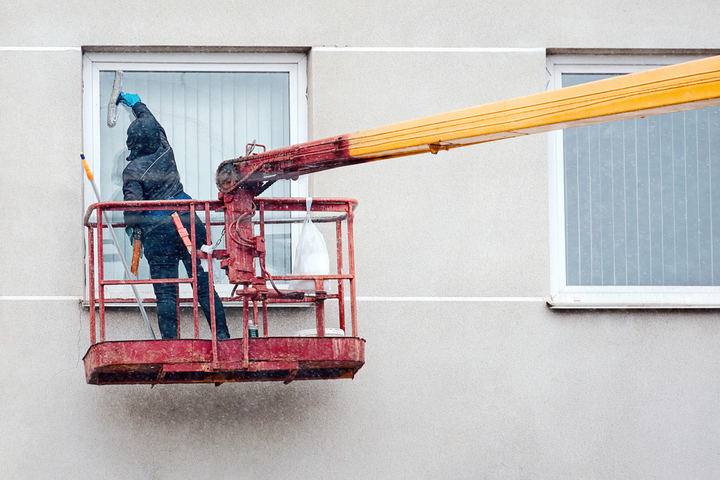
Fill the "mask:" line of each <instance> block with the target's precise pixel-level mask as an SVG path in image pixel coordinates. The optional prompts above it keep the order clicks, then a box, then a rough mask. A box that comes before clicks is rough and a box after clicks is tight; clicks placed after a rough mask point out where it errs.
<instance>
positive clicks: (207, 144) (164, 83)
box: [99, 71, 291, 282]
mask: <svg viewBox="0 0 720 480" xmlns="http://www.w3.org/2000/svg"><path fill="white" fill-rule="evenodd" d="M114 78H115V72H114V71H101V72H100V92H101V93H100V108H101V112H100V119H101V126H100V157H101V168H100V175H99V177H100V189H101V192H102V196H103V200H122V199H123V193H122V172H123V169H124V168H125V166H126V165H127V161H126V158H127V156H128V155H129V151H128V150H127V149H126V147H125V140H126V138H127V136H126V132H127V127H128V126H129V125H130V123H131V122H132V121H133V120H134V116H133V114H132V111H131V110H130V109H129V108H126V107H124V106H121V107H120V117H119V119H118V122H117V124H116V125H115V126H114V127H109V126H108V125H107V122H106V121H105V119H106V118H107V108H108V101H109V96H110V93H111V91H112V86H113V81H114ZM289 89H290V85H289V74H288V73H287V72H268V73H265V72H142V71H125V72H124V75H123V91H125V92H129V93H136V94H137V95H139V96H140V98H141V99H142V101H143V102H144V103H145V104H146V105H147V106H148V108H149V109H150V111H151V112H152V113H153V115H155V118H157V120H158V121H159V122H160V124H161V125H162V126H163V128H164V129H165V132H166V133H167V136H168V140H169V142H170V145H171V146H172V148H173V151H174V153H175V161H176V162H177V165H178V170H179V172H180V176H181V179H182V183H183V186H184V188H185V191H186V192H187V193H188V194H189V195H190V196H191V197H193V198H195V199H211V200H212V199H216V198H217V188H216V186H215V170H216V169H217V166H218V165H219V164H220V163H221V162H222V161H224V160H228V159H231V158H236V157H239V156H242V155H245V145H246V144H247V143H250V142H252V141H254V140H255V141H257V142H258V143H260V144H263V145H266V146H267V148H268V149H273V148H279V147H284V146H287V145H288V144H289V143H290V105H289V102H290V94H289ZM264 196H270V197H287V196H290V183H289V181H281V182H277V183H276V184H274V185H273V186H272V187H270V188H269V189H268V190H267V191H266V192H265V193H264ZM266 216H267V217H268V218H272V217H271V216H270V215H266ZM115 221H118V222H121V221H122V214H121V213H120V212H118V213H117V214H116V215H114V217H113V222H115ZM221 235H222V227H213V230H212V238H213V242H215V241H217V240H218V239H219V238H220V237H221ZM117 237H118V239H119V240H120V241H121V243H122V244H123V249H124V252H123V254H124V255H125V258H126V259H127V258H130V255H131V253H132V249H131V246H130V243H129V241H128V239H127V237H126V236H125V235H124V234H123V232H121V231H120V230H117ZM266 239H267V266H268V270H269V271H270V273H271V274H284V273H289V272H290V257H291V253H290V252H291V242H290V227H289V226H288V225H269V226H267V228H266ZM106 241H109V242H110V243H107V244H105V245H104V247H105V248H104V251H105V257H104V261H105V269H106V270H105V272H106V273H105V276H106V278H109V279H113V278H114V279H118V278H122V277H123V275H124V270H123V268H122V265H121V264H120V261H119V258H118V256H117V253H116V252H115V247H114V246H113V245H112V240H111V239H110V238H108V239H106ZM223 241H224V239H223ZM221 247H222V243H221ZM181 271H182V267H181ZM138 276H139V277H140V278H149V271H148V268H147V264H146V262H140V271H139V273H138ZM224 282H227V278H225V279H224Z"/></svg>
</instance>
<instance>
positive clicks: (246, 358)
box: [242, 295, 250, 368]
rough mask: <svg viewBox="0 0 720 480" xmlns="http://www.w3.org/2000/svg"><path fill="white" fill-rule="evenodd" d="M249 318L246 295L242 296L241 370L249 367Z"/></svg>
mask: <svg viewBox="0 0 720 480" xmlns="http://www.w3.org/2000/svg"><path fill="white" fill-rule="evenodd" d="M249 316H250V305H249V304H248V297H247V295H243V339H242V347H243V368H248V367H249V366H250V342H249V338H248V337H249V336H250V333H249V332H248V326H249V325H248V323H249V318H248V317H249Z"/></svg>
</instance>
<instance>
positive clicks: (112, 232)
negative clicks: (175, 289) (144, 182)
mask: <svg viewBox="0 0 720 480" xmlns="http://www.w3.org/2000/svg"><path fill="white" fill-rule="evenodd" d="M80 158H81V159H82V162H83V166H84V167H85V173H86V174H87V178H88V180H90V185H92V188H93V191H94V192H95V198H97V201H98V202H101V201H102V200H101V199H100V191H99V190H98V188H97V186H96V185H95V180H94V177H93V174H92V171H91V170H90V165H88V162H87V160H86V159H85V154H83V153H81V154H80ZM103 218H104V219H105V223H106V224H107V226H108V230H110V236H111V237H112V239H113V243H114V244H115V248H116V249H117V252H118V256H119V257H120V261H121V262H122V266H123V268H124V269H125V275H127V277H128V278H130V279H132V278H136V277H135V275H133V274H132V273H130V269H129V268H128V265H127V262H126V261H125V257H124V256H123V253H122V250H121V249H120V243H118V239H117V237H116V236H115V230H114V229H113V226H112V223H110V218H109V217H108V214H107V212H105V211H103ZM130 287H132V291H133V293H134V294H135V300H136V301H137V304H138V307H140V312H141V313H142V316H143V320H145V325H146V326H147V328H148V331H150V336H151V337H152V338H153V339H155V338H156V337H155V332H154V331H153V329H152V326H151V325H150V320H149V319H148V316H147V312H145V307H144V306H143V304H142V300H141V299H140V294H139V293H138V291H137V288H136V287H135V285H133V284H131V285H130ZM91 308H94V307H92V306H91Z"/></svg>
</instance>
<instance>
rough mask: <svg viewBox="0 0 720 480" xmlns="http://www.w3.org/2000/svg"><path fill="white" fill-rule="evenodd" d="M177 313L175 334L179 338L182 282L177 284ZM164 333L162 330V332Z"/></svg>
mask: <svg viewBox="0 0 720 480" xmlns="http://www.w3.org/2000/svg"><path fill="white" fill-rule="evenodd" d="M175 314H176V315H177V319H178V322H177V328H176V329H175V334H176V335H177V338H181V337H180V284H179V283H177V284H175ZM160 333H162V332H160Z"/></svg>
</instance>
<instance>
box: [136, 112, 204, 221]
mask: <svg viewBox="0 0 720 480" xmlns="http://www.w3.org/2000/svg"><path fill="white" fill-rule="evenodd" d="M132 109H133V113H134V114H135V117H136V119H135V121H133V122H132V123H131V124H130V126H129V127H128V130H127V148H128V149H129V150H130V155H129V156H128V157H127V159H128V161H129V162H130V163H129V164H128V166H127V167H125V170H123V198H124V199H125V201H132V200H169V199H172V198H190V197H188V196H186V195H184V194H183V185H182V183H181V182H180V173H179V172H178V169H177V165H176V164H175V155H174V154H173V150H172V148H171V147H170V144H169V143H168V141H167V136H166V135H165V129H163V127H162V126H161V125H160V123H159V122H158V121H157V120H156V119H155V117H154V116H153V114H152V113H150V109H148V107H147V106H146V105H145V104H144V103H142V102H137V103H136V104H135V105H133V107H132ZM169 213H170V212H167V215H169ZM164 216H166V215H165V212H125V223H126V224H127V225H128V226H138V227H141V228H143V230H146V229H147V227H148V226H149V225H150V224H152V223H153V222H156V221H158V220H159V219H161V218H162V217H164Z"/></svg>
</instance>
